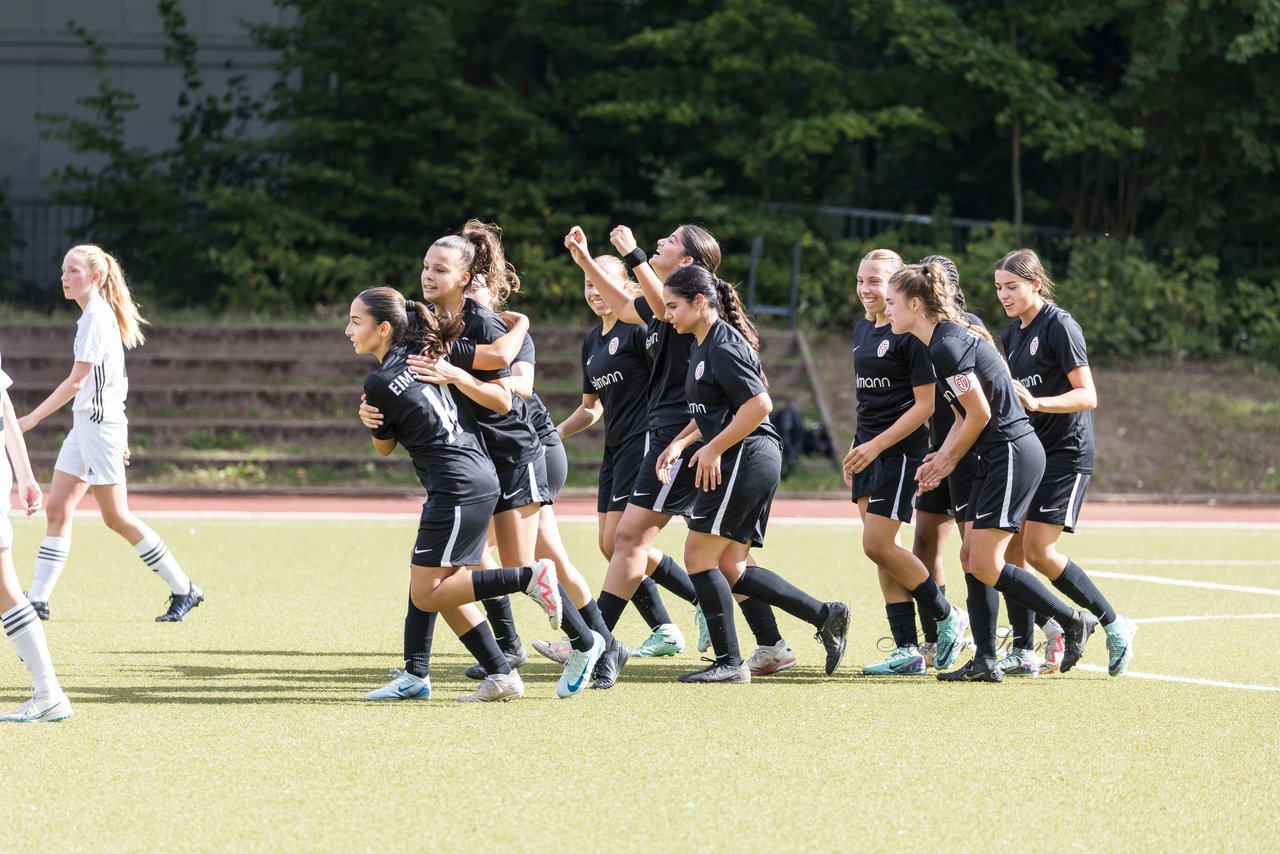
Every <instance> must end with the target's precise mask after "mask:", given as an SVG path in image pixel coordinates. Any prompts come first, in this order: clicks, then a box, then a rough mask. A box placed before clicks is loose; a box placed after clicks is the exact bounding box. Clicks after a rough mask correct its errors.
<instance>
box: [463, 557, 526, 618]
mask: <svg viewBox="0 0 1280 854" xmlns="http://www.w3.org/2000/svg"><path fill="white" fill-rule="evenodd" d="M530 581H533V567H531V566H522V567H518V568H516V569H473V570H472V571H471V586H472V588H473V589H474V590H475V591H476V598H477V599H485V600H488V599H496V598H497V597H499V596H505V595H506V594H508V593H523V592H524V591H525V588H527V587H528V586H529V582H530ZM485 607H486V610H487V608H488V606H487V605H486V606H485ZM507 612H508V613H510V612H511V606H510V605H508V606H507ZM490 613H492V612H490Z"/></svg>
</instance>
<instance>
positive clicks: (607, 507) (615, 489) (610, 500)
mask: <svg viewBox="0 0 1280 854" xmlns="http://www.w3.org/2000/svg"><path fill="white" fill-rule="evenodd" d="M646 438H647V434H645V433H639V434H637V435H635V436H632V437H631V438H630V439H628V440H627V441H625V442H623V443H622V444H621V445H616V446H614V447H612V448H605V449H604V458H603V459H602V460H600V486H599V488H598V489H597V490H596V512H597V513H611V512H614V511H617V510H625V509H626V507H627V502H628V501H629V500H630V499H631V489H632V488H633V487H634V486H635V483H636V475H638V474H639V473H640V465H641V463H643V461H644V454H645V440H646Z"/></svg>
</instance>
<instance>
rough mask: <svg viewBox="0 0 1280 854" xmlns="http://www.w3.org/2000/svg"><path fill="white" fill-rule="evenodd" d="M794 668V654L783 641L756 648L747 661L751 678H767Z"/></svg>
mask: <svg viewBox="0 0 1280 854" xmlns="http://www.w3.org/2000/svg"><path fill="white" fill-rule="evenodd" d="M795 666H796V654H795V653H794V652H792V651H791V647H789V646H787V642H786V641H784V640H781V641H778V642H777V643H776V644H774V645H773V646H758V647H756V651H755V652H753V653H751V657H750V658H748V659H747V669H748V670H750V671H751V675H752V676H768V675H769V674H771V673H778V672H780V671H783V670H789V669H791V668H792V667H795Z"/></svg>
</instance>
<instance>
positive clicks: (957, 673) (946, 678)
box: [938, 656, 1004, 682]
mask: <svg viewBox="0 0 1280 854" xmlns="http://www.w3.org/2000/svg"><path fill="white" fill-rule="evenodd" d="M938 681H939V682H1003V681H1004V673H1003V672H1002V671H1001V670H1000V664H999V662H997V661H996V660H995V659H994V658H984V657H982V656H977V657H975V658H974V659H973V660H972V661H970V662H969V663H968V664H966V665H965V666H964V667H961V668H960V669H958V670H952V671H951V672H950V673H939V674H938Z"/></svg>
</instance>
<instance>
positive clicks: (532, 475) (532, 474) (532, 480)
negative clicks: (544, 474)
mask: <svg viewBox="0 0 1280 854" xmlns="http://www.w3.org/2000/svg"><path fill="white" fill-rule="evenodd" d="M542 458H543V459H544V460H545V459H546V458H547V446H546V445H543V446H542ZM529 494H530V495H532V496H533V500H534V501H541V500H542V496H541V495H539V494H538V473H537V472H536V471H534V469H533V463H529Z"/></svg>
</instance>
